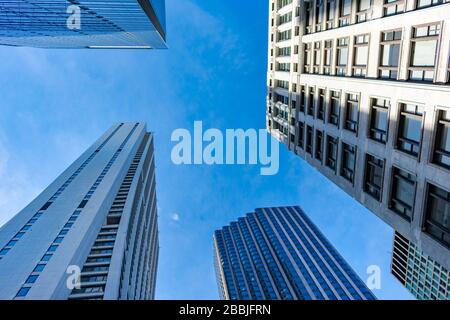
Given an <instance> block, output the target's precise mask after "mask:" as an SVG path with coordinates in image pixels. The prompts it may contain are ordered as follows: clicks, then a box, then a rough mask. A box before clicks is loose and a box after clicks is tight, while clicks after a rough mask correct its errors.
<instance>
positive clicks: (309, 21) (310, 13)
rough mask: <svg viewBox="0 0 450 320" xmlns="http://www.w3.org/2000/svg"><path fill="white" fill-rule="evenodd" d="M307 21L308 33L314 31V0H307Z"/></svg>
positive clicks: (305, 3)
mask: <svg viewBox="0 0 450 320" xmlns="http://www.w3.org/2000/svg"><path fill="white" fill-rule="evenodd" d="M304 5H305V15H306V17H305V21H306V33H307V34H308V33H311V32H313V20H314V14H313V10H314V7H313V4H312V1H305V2H304Z"/></svg>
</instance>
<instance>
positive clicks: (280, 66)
mask: <svg viewBox="0 0 450 320" xmlns="http://www.w3.org/2000/svg"><path fill="white" fill-rule="evenodd" d="M277 71H281V72H290V71H291V64H290V63H277Z"/></svg>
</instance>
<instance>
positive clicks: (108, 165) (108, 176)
mask: <svg viewBox="0 0 450 320" xmlns="http://www.w3.org/2000/svg"><path fill="white" fill-rule="evenodd" d="M154 162H155V160H154V150H153V135H152V134H151V133H148V132H147V131H146V125H145V124H143V123H120V124H117V125H114V126H113V127H111V128H110V129H109V130H108V131H107V132H106V133H105V134H104V135H103V136H102V137H101V138H100V139H99V140H97V141H96V142H95V143H94V144H93V145H92V146H91V147H90V148H89V149H88V150H87V151H86V152H84V153H83V154H82V155H81V156H80V158H78V159H77V160H76V161H75V162H74V163H73V164H72V165H71V166H70V167H69V168H68V169H67V170H66V171H64V172H63V173H62V174H61V175H60V176H59V177H58V178H57V179H56V180H55V181H54V182H53V183H52V184H51V185H50V186H49V187H48V188H47V189H45V190H44V191H43V192H42V193H41V194H40V195H39V196H38V197H37V198H36V199H35V200H33V201H32V202H31V203H30V204H29V205H28V206H27V207H26V208H25V209H23V210H22V211H21V212H19V213H18V214H17V215H16V216H15V217H14V218H12V219H11V220H10V221H9V222H8V223H6V224H5V225H4V226H3V227H2V228H1V229H0V299H4V300H9V299H19V300H20V299H39V300H50V299H52V300H53V299H57V300H65V299H74V300H76V299H105V300H118V299H124V300H125V299H136V300H138V299H153V298H154V294H155V281H156V272H157V264H158V254H159V244H158V243H159V242H158V226H157V212H156V211H157V209H156V191H155V163H154Z"/></svg>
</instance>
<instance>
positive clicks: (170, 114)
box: [0, 0, 411, 299]
mask: <svg viewBox="0 0 450 320" xmlns="http://www.w3.org/2000/svg"><path fill="white" fill-rule="evenodd" d="M166 6H167V26H168V46H169V50H165V51H109V50H108V51H89V50H78V51H76V50H72V51H71V50H38V49H30V48H10V47H3V48H0V61H2V63H1V64H0V93H1V94H0V97H1V101H0V225H2V224H3V223H5V222H6V221H7V220H8V219H9V218H10V217H12V216H13V215H14V214H15V213H17V212H18V211H19V210H20V209H21V208H23V207H24V206H25V205H26V204H27V203H28V202H29V201H31V200H32V199H33V198H34V197H35V196H36V195H37V194H39V192H41V191H42V190H43V189H44V188H45V187H46V186H47V185H48V184H50V183H51V182H52V181H53V180H54V179H55V178H56V177H57V176H58V175H59V174H60V173H61V172H62V171H63V170H64V169H65V168H66V167H67V166H68V165H69V164H70V163H71V162H72V161H74V160H75V159H76V158H77V157H78V156H79V155H80V154H81V153H82V152H83V151H84V150H85V149H86V148H87V147H88V146H89V145H90V144H92V142H93V141H94V140H95V139H97V138H98V137H99V136H100V135H101V134H102V133H103V132H104V131H105V130H106V129H107V128H108V127H109V126H111V125H112V124H113V123H115V122H118V121H135V120H138V121H146V122H147V124H148V127H149V129H150V130H151V131H153V132H155V136H156V156H157V193H158V208H159V226H160V243H161V255H160V264H159V272H158V280H157V298H158V299H217V298H218V293H217V288H216V282H215V275H214V270H213V248H212V233H213V231H214V230H215V229H216V228H220V227H221V226H223V225H225V224H228V223H229V222H230V221H232V220H234V219H236V218H238V217H239V216H242V215H244V214H245V213H247V212H250V211H252V210H254V208H256V207H264V206H277V205H295V204H298V205H300V206H301V207H302V208H303V209H304V210H305V212H307V213H308V215H309V216H310V217H311V218H312V219H313V221H314V222H315V223H316V224H317V225H318V226H319V227H320V229H321V230H322V231H323V232H324V234H325V235H326V236H327V237H328V239H329V240H330V241H331V242H332V243H333V244H334V245H335V246H336V248H337V249H338V250H339V251H340V252H341V254H342V255H343V256H344V257H345V258H346V259H347V261H348V262H349V263H350V264H351V266H352V267H353V268H354V269H355V270H356V271H357V273H358V274H359V275H360V276H361V277H362V278H363V279H364V280H365V279H366V278H367V275H366V268H367V267H368V266H370V265H379V266H380V267H381V268H382V289H381V290H375V291H374V293H375V294H376V295H377V296H378V297H379V298H380V299H410V298H411V296H410V295H409V293H408V292H407V291H406V290H405V289H404V288H403V287H402V286H401V285H400V284H399V283H398V282H397V281H396V280H395V279H394V278H393V277H392V276H391V275H390V273H389V265H390V254H391V247H392V238H393V231H392V230H391V229H390V228H389V227H387V226H386V225H385V224H384V223H383V222H382V221H380V220H379V219H378V218H376V216H375V215H374V214H372V213H371V212H369V211H368V210H366V209H364V208H363V207H362V206H361V205H359V204H358V203H356V201H354V200H353V199H351V198H350V197H349V196H347V195H346V194H345V193H344V192H342V191H340V190H339V189H338V188H337V187H336V186H334V185H333V184H332V183H331V182H329V181H327V180H326V179H325V178H324V177H322V176H321V175H320V174H319V173H318V172H317V171H315V170H314V169H313V168H311V167H310V166H309V165H307V164H306V163H305V162H303V161H302V160H301V159H300V158H298V157H296V156H294V155H292V154H290V153H289V152H288V151H287V150H286V149H285V147H283V146H281V148H280V151H281V153H280V172H279V174H278V175H276V176H266V177H264V176H261V175H260V174H259V167H258V166H206V165H204V166H175V165H173V164H172V162H171V159H170V152H171V148H172V147H173V146H174V143H172V142H171V141H170V136H171V133H172V131H173V130H175V129H177V128H187V129H192V127H193V122H194V121H195V120H202V121H203V126H204V128H205V129H207V128H219V129H222V130H225V129H227V128H244V129H247V128H255V129H260V128H264V126H265V91H266V65H267V49H266V48H267V14H268V8H267V3H266V2H264V1H238V0H228V1H219V0H209V1H200V0H183V1H180V0H167V2H166ZM237 8H238V10H237ZM175 218H178V219H175Z"/></svg>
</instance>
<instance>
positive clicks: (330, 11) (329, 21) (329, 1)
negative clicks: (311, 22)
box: [325, 0, 336, 30]
mask: <svg viewBox="0 0 450 320" xmlns="http://www.w3.org/2000/svg"><path fill="white" fill-rule="evenodd" d="M325 1H326V9H325V19H326V20H325V21H326V28H327V30H329V29H333V26H334V10H335V8H336V1H335V0H325Z"/></svg>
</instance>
